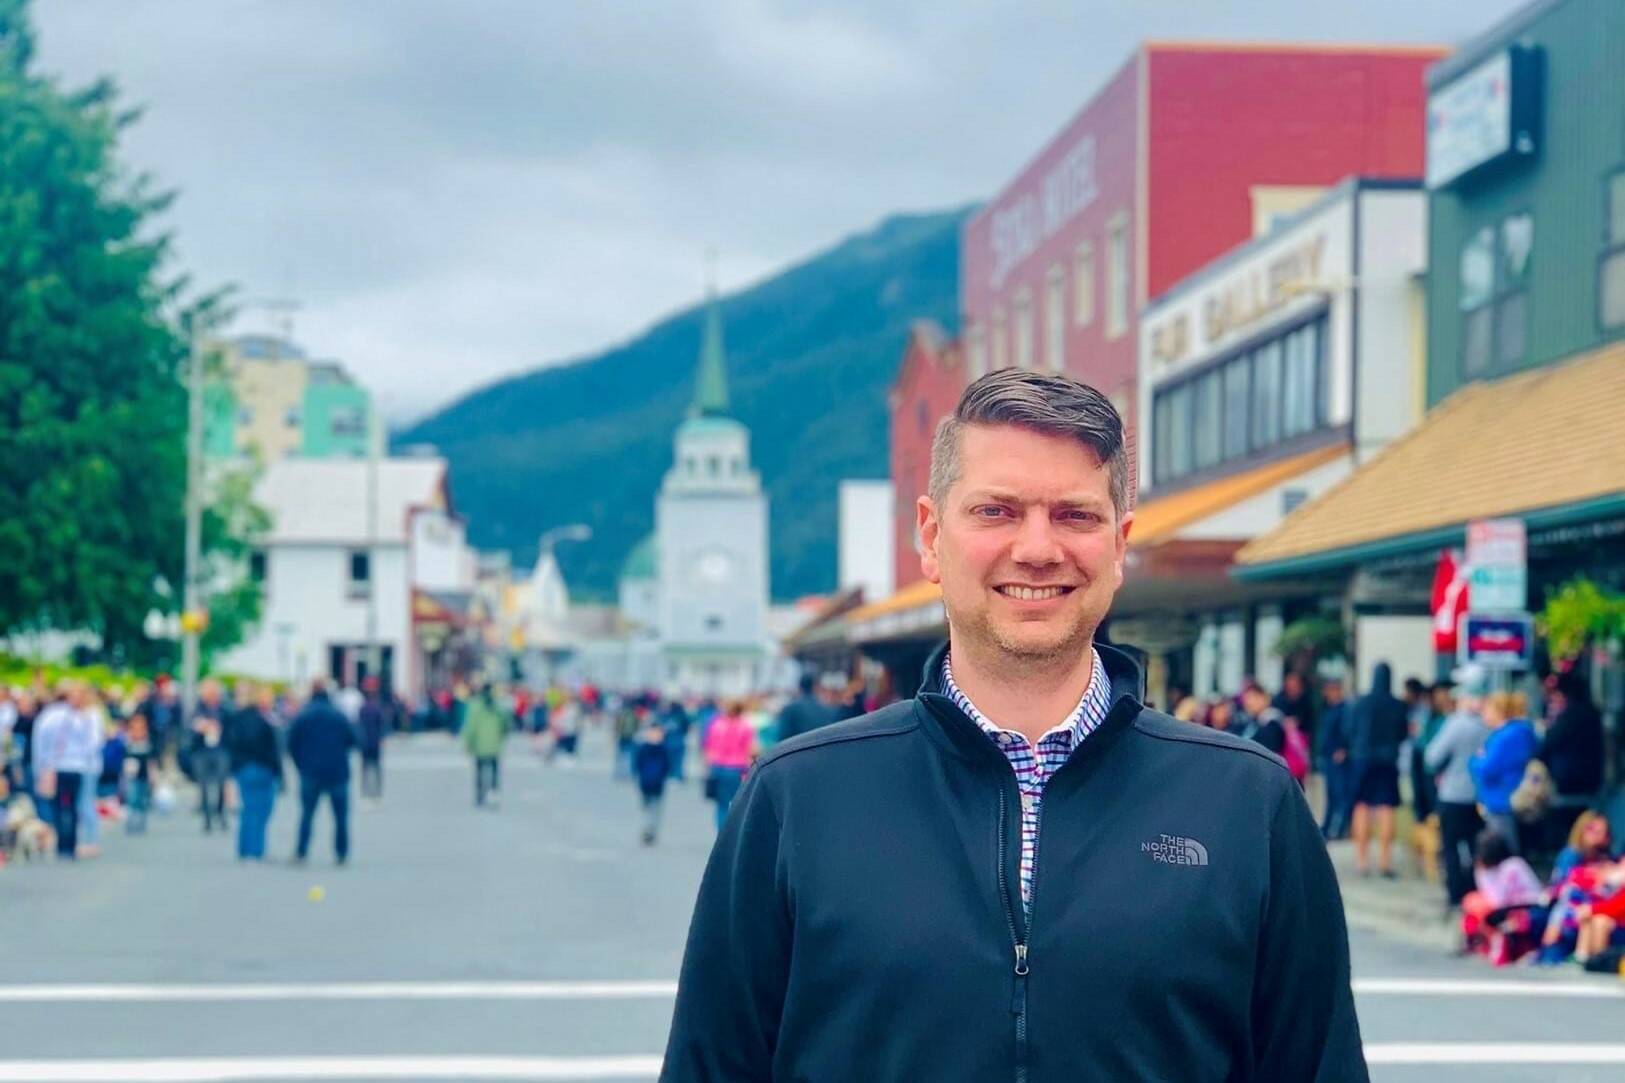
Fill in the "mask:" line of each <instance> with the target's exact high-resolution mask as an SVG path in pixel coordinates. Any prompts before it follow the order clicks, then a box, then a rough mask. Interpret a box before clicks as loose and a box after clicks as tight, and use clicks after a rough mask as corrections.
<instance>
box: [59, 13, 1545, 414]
mask: <svg viewBox="0 0 1625 1083" xmlns="http://www.w3.org/2000/svg"><path fill="white" fill-rule="evenodd" d="M1520 6H1521V0H1474V2H1473V3H1466V4H1464V3H1462V2H1460V0H1324V2H1321V3H1306V2H1304V0H1070V2H1063V0H1055V2H1038V0H1035V2H1016V0H1001V2H997V3H994V2H989V3H975V4H972V3H961V4H955V3H953V2H952V0H918V2H915V0H862V2H853V3H809V2H801V0H788V2H782V3H769V2H766V0H691V2H681V0H648V2H634V0H579V2H573V0H572V2H567V0H456V2H453V0H390V2H384V0H36V18H37V21H38V23H39V29H40V36H41V42H40V58H41V62H42V65H43V67H44V68H45V69H46V70H50V71H55V72H60V73H61V74H63V75H64V76H66V77H67V79H68V80H69V81H70V82H79V81H83V80H87V79H89V78H90V77H92V76H94V75H97V74H108V75H111V76H113V77H114V79H116V80H117V82H118V83H119V85H120V86H121V87H122V88H123V90H124V92H125V97H126V101H127V102H128V103H133V104H139V105H142V106H144V107H146V110H147V112H146V116H145V118H144V119H143V120H142V121H141V123H140V124H139V125H138V126H137V127H136V128H135V129H133V130H132V131H131V132H130V133H129V135H128V137H127V139H126V142H125V145H124V152H125V157H126V159H127V161H128V162H129V163H130V164H131V165H132V166H133V167H136V168H140V169H146V170H150V171H152V172H154V173H155V174H157V175H158V177H159V178H160V179H161V180H162V181H163V182H164V183H166V184H167V185H169V186H172V187H174V188H176V189H178V190H179V193H180V198H179V200H178V202H177V203H176V205H175V207H174V209H173V210H172V211H171V212H170V213H169V215H168V221H167V222H166V223H165V224H166V225H167V226H168V227H169V228H170V229H172V230H173V231H174V232H175V233H176V235H177V239H178V248H177V252H178V256H179V260H178V266H177V270H179V269H184V270H186V271H187V272H189V273H191V274H193V275H194V276H195V277H196V279H197V280H198V281H199V282H200V283H202V284H207V285H217V284H221V283H226V282H231V283H236V284H238V286H239V287H240V289H241V293H242V296H243V297H244V298H246V299H249V300H257V299H263V298H280V297H293V298H296V299H297V300H298V301H299V302H300V303H301V305H302V307H301V309H300V310H299V312H298V313H297V317H296V322H295V335H296V337H297V338H298V339H299V340H300V341H301V342H302V343H303V344H304V345H305V346H306V348H307V350H309V351H310V352H311V353H313V354H314V355H317V356H323V357H336V358H339V359H341V360H343V361H344V362H346V363H347V364H348V365H349V367H350V368H351V370H352V371H353V372H354V373H355V374H356V375H357V376H358V377H359V378H360V379H361V380H362V381H363V382H365V383H366V384H368V385H369V386H370V387H371V388H372V389H373V390H374V392H375V393H376V394H377V396H378V398H379V401H380V403H381V404H382V405H383V407H384V409H385V410H386V411H387V412H388V413H389V414H390V415H391V416H392V417H393V418H395V419H397V420H399V419H401V418H403V417H408V416H411V415H413V414H416V413H421V412H422V411H425V410H427V409H430V408H432V407H434V406H436V405H439V404H441V403H443V402H444V401H446V400H448V399H450V398H451V397H453V396H454V395H456V394H458V393H460V392H463V391H466V390H468V389H469V388H471V387H473V386H475V385H478V384H482V383H487V382H489V381H491V380H492V379H494V378H496V377H498V376H501V375H505V374H508V373H512V372H516V371H521V370H524V369H528V368H532V367H534V366H536V365H539V364H545V363H549V362H552V361H557V360H561V359H565V358H569V357H571V356H576V355H580V354H584V353H589V352H592V351H595V350H597V349H599V348H601V347H603V346H606V345H609V344H611V343H614V342H617V341H620V340H622V339H625V338H628V337H630V336H632V335H633V334H635V333H636V332H637V331H638V330H640V329H641V328H643V327H645V326H647V325H648V324H650V323H652V322H654V321H655V320H656V319H658V318H659V317H661V316H662V315H665V314H667V313H669V312H671V311H673V310H675V309H677V308H680V307H682V306H683V305H685V304H688V303H690V302H692V301H693V300H694V299H695V298H696V297H697V296H698V295H699V293H700V291H701V289H702V285H703V276H704V253H705V251H706V249H707V248H708V247H714V248H716V249H717V251H718V253H719V275H720V278H721V284H722V286H723V288H724V289H733V288H736V287H738V286H740V285H743V284H746V283H748V282H750V281H752V280H754V279H757V278H760V277H762V276H763V275H765V274H767V273H769V272H771V271H773V270H774V269H776V268H779V267H782V266H784V265H786V264H788V263H792V262H794V261H796V260H798V259H800V258H803V257H805V256H807V255H809V254H811V253H812V252H815V251H817V250H818V249H820V248H823V247H825V246H826V245H829V244H831V243H833V242H834V241H836V240H837V239H839V238H840V237H842V236H844V235H846V234H848V233H851V232H853V231H855V230H859V229H863V228H867V227H868V226H870V225H872V224H873V223H874V222H875V221H877V220H878V219H880V218H881V217H883V216H885V215H886V214H888V213H891V212H893V211H899V210H930V209H939V208H944V207H949V206H954V205H958V204H961V203H965V202H968V201H970V200H973V199H980V198H985V197H986V196H988V195H989V194H991V193H992V192H993V191H995V190H997V189H998V188H999V187H1000V186H1001V185H1002V184H1003V183H1004V182H1005V181H1006V180H1008V179H1009V177H1010V176H1011V175H1012V174H1013V173H1014V172H1015V171H1016V170H1017V169H1018V168H1019V167H1020V166H1021V164H1022V163H1023V162H1024V161H1025V160H1026V159H1027V157H1028V156H1029V155H1030V154H1031V153H1032V152H1033V151H1034V150H1035V149H1036V148H1037V147H1039V146H1040V145H1041V144H1042V143H1043V142H1044V141H1045V139H1046V138H1047V137H1048V136H1050V135H1051V134H1052V133H1053V132H1054V131H1055V130H1056V129H1057V128H1058V127H1059V126H1060V125H1061V124H1062V123H1063V122H1064V121H1066V119H1067V118H1068V117H1070V116H1071V115H1072V114H1073V113H1074V112H1075V111H1076V110H1077V109H1078V107H1079V106H1081V105H1082V103H1083V102H1084V101H1085V100H1086V99H1087V98H1088V96H1089V95H1090V93H1091V92H1092V91H1093V90H1094V89H1095V88H1096V87H1097V86H1099V85H1100V83H1101V82H1102V81H1103V80H1104V78H1105V77H1106V76H1108V75H1109V74H1110V73H1111V72H1112V71H1113V70H1114V69H1115V68H1116V67H1117V66H1118V65H1120V64H1121V63H1122V62H1123V61H1124V60H1125V59H1126V58H1127V56H1128V54H1129V52H1130V50H1131V49H1132V48H1133V46H1134V44H1135V42H1137V41H1139V40H1141V39H1144V38H1170V37H1177V38H1194V37H1213V38H1224V39H1247V40H1312V41H1336V40H1345V39H1346V38H1348V37H1349V36H1350V35H1356V36H1358V38H1359V39H1360V40H1365V41H1384V42H1407V43H1435V42H1436V43H1443V44H1452V43H1457V42H1460V41H1461V40H1464V39H1465V38H1468V37H1471V36H1473V35H1474V34H1476V33H1478V32H1479V31H1481V30H1483V29H1484V28H1486V27H1488V26H1489V25H1490V24H1492V23H1493V22H1494V21H1496V20H1497V19H1498V18H1500V17H1501V16H1502V15H1504V14H1506V13H1507V12H1509V11H1512V10H1515V9H1516V8H1518V7H1520ZM271 326H272V324H271V319H270V315H269V313H268V311H267V310H265V309H261V308H254V307H249V308H247V309H246V310H245V311H244V313H243V315H242V317H241V318H240V320H239V329H242V330H266V329H268V328H270V327H271Z"/></svg>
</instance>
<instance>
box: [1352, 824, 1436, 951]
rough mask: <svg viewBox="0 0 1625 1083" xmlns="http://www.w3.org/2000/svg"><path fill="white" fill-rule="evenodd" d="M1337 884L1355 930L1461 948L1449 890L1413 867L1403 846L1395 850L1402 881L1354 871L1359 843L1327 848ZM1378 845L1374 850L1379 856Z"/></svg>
mask: <svg viewBox="0 0 1625 1083" xmlns="http://www.w3.org/2000/svg"><path fill="white" fill-rule="evenodd" d="M1326 851H1327V853H1329V854H1330V855H1331V858H1332V867H1333V868H1334V869H1336V870H1337V882H1338V885H1339V887H1340V888H1341V889H1342V892H1343V910H1344V913H1345V914H1346V915H1347V917H1348V923H1349V927H1350V928H1353V929H1363V930H1365V931H1367V932H1374V933H1379V934H1381V935H1383V936H1387V937H1391V938H1393V939H1395V940H1402V941H1405V942H1406V943H1409V944H1413V945H1415V946H1416V947H1418V948H1424V949H1427V950H1429V951H1435V952H1439V953H1445V952H1449V951H1450V950H1451V949H1452V948H1454V947H1455V946H1456V942H1457V927H1456V921H1455V917H1454V915H1452V914H1448V913H1447V912H1446V910H1445V897H1444V888H1443V887H1442V886H1441V885H1439V884H1432V883H1429V882H1428V881H1427V880H1425V879H1423V878H1422V877H1421V875H1419V874H1418V873H1417V871H1416V870H1415V869H1414V868H1411V867H1410V866H1411V863H1412V861H1413V858H1412V857H1411V855H1410V854H1409V853H1408V852H1405V851H1404V850H1402V849H1401V848H1400V847H1398V846H1396V847H1395V848H1394V867H1395V870H1396V871H1397V872H1398V873H1399V877H1398V879H1395V880H1386V879H1384V878H1382V877H1380V876H1377V875H1376V874H1375V873H1373V874H1372V875H1371V876H1366V877H1363V876H1360V875H1359V874H1358V873H1356V872H1355V871H1354V844H1353V843H1352V842H1347V841H1343V842H1333V843H1329V844H1327V847H1326ZM1375 851H1376V847H1375V846H1373V847H1372V853H1373V857H1374V856H1375Z"/></svg>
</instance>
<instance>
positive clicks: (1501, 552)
mask: <svg viewBox="0 0 1625 1083" xmlns="http://www.w3.org/2000/svg"><path fill="white" fill-rule="evenodd" d="M1528 549H1529V546H1528V538H1527V534H1526V532H1525V530H1524V525H1523V520H1522V519H1474V520H1473V521H1472V522H1470V523H1468V524H1467V584H1468V590H1467V597H1468V608H1469V611H1470V612H1473V613H1520V612H1522V611H1523V608H1524V606H1525V605H1526V604H1527V603H1528V600H1529V571H1528Z"/></svg>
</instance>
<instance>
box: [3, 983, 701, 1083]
mask: <svg viewBox="0 0 1625 1083" xmlns="http://www.w3.org/2000/svg"><path fill="white" fill-rule="evenodd" d="M676 995H677V983H676V982H674V981H377V982H290V983H285V984H275V985H242V984H228V983H220V984H196V985H135V984H131V985H117V984H106V983H102V984H86V985H0V1003H10V1004H41V1003H62V1002H73V1003H115V1002H149V1003H156V1002H160V1001H245V1000H648V999H670V998H671V997H674V996H676ZM0 1078H3V1077H0Z"/></svg>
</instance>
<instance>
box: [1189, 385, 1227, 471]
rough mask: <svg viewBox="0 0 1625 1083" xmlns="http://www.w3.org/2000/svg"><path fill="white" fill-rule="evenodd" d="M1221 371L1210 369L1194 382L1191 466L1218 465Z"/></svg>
mask: <svg viewBox="0 0 1625 1083" xmlns="http://www.w3.org/2000/svg"><path fill="white" fill-rule="evenodd" d="M1221 378H1222V374H1221V372H1220V370H1219V369H1213V370H1212V371H1210V372H1208V373H1207V374H1206V375H1204V376H1201V377H1199V378H1198V379H1197V380H1196V382H1195V385H1194V386H1195V388H1196V402H1195V405H1194V407H1193V410H1194V417H1193V424H1192V441H1193V444H1194V446H1193V448H1192V450H1191V459H1192V466H1194V467H1195V469H1197V470H1206V469H1208V468H1209V467H1212V466H1217V465H1219V457H1220V455H1219V453H1220V450H1221V449H1222V447H1223V444H1224V395H1223V389H1222V388H1221V387H1220V386H1219V381H1220V379H1221Z"/></svg>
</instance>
